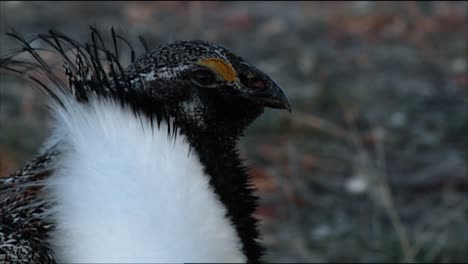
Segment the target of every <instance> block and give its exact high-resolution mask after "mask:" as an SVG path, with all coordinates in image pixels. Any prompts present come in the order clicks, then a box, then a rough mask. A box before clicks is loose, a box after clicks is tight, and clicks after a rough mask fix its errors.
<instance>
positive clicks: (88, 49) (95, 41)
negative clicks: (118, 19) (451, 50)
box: [0, 27, 291, 263]
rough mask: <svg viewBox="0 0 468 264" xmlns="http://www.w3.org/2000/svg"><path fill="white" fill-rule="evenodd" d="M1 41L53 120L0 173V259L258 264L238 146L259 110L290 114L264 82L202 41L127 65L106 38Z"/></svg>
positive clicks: (172, 45)
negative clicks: (18, 163) (17, 165)
mask: <svg viewBox="0 0 468 264" xmlns="http://www.w3.org/2000/svg"><path fill="white" fill-rule="evenodd" d="M8 35H9V36H10V37H12V38H14V39H15V40H16V41H18V42H19V43H20V44H21V48H20V49H18V50H17V51H15V52H12V53H9V54H7V55H2V58H1V60H0V68H1V69H2V71H8V72H14V73H16V74H20V76H22V77H24V78H28V79H30V80H32V83H33V84H35V86H37V87H39V88H40V90H41V91H43V92H44V93H45V94H46V95H47V98H48V99H49V100H48V107H49V109H50V114H51V119H52V125H51V131H50V134H49V136H48V137H47V139H46V140H45V141H44V143H43V144H42V146H41V148H40V150H38V153H37V155H36V156H35V157H34V158H32V159H31V160H30V161H29V162H27V164H26V165H25V166H24V167H23V168H22V169H20V170H18V171H17V172H15V173H13V174H11V175H8V176H5V177H0V262H6V263H57V262H66V263H69V262H86V263H95V262H116V263H117V262H133V263H135V262H138V263H140V262H141V263H143V262H152V263H155V262H231V263H233V262H249V263H253V262H261V261H263V255H264V252H265V248H264V246H262V244H261V235H260V232H259V227H258V225H259V222H258V220H257V219H256V218H255V217H254V216H253V214H254V211H255V209H256V206H257V200H258V197H257V196H256V194H255V188H254V186H253V184H252V182H251V179H250V176H249V173H248V170H249V169H248V167H247V166H246V165H244V160H243V159H241V158H240V155H239V150H238V147H237V144H238V141H239V139H240V138H241V137H242V136H243V134H244V131H245V129H246V128H247V127H248V126H249V125H250V124H251V123H252V122H253V121H254V120H256V119H257V118H258V117H259V116H260V115H261V114H262V113H263V112H264V111H265V108H276V109H286V110H289V111H291V106H290V103H289V100H288V98H287V96H286V94H285V92H284V91H283V90H282V89H281V88H280V86H279V85H278V84H277V83H276V82H275V81H273V79H272V78H270V77H269V76H268V75H267V74H265V73H264V72H263V71H261V70H260V69H258V68H256V67H255V66H254V65H253V64H251V63H249V62H247V61H246V60H244V59H243V58H242V57H240V56H238V55H236V54H235V53H233V52H232V51H230V50H229V49H227V48H225V47H224V46H221V45H218V44H214V43H211V42H207V41H203V40H177V41H171V42H168V43H166V44H164V45H161V46H158V47H156V48H154V49H147V46H146V45H145V49H146V51H145V52H144V53H143V54H141V55H139V56H136V55H135V54H136V53H135V51H134V49H133V47H132V45H131V44H129V41H128V40H127V39H125V38H123V37H121V36H120V35H118V34H116V33H115V31H114V29H112V30H111V34H110V35H111V36H110V39H111V41H109V42H106V41H105V40H103V39H104V38H105V37H104V36H103V35H104V34H102V33H101V32H100V31H99V30H97V29H96V28H94V27H91V29H90V32H89V39H88V40H87V41H85V42H80V41H77V40H74V39H72V38H71V37H69V36H67V35H66V34H63V33H60V32H58V31H55V30H50V31H48V32H47V33H41V34H37V35H35V36H34V37H32V38H30V39H26V38H24V37H22V36H21V35H20V34H19V33H17V32H10V33H8ZM36 42H42V45H39V47H36V46H37V45H35V44H34V43H36ZM109 43H111V44H109ZM142 43H143V44H144V42H143V41H142ZM122 45H124V46H125V45H127V50H128V51H129V52H127V53H130V55H131V56H130V57H131V58H130V62H129V63H128V65H125V66H124V63H123V62H122V59H121V57H122V56H123V55H122V54H123V53H124V52H123V51H122V49H123V48H122V47H121V46H122ZM25 54H27V55H28V56H29V57H28V58H25V57H27V56H25ZM44 54H49V55H50V54H53V55H54V56H56V57H57V58H58V59H57V60H58V62H57V63H50V62H49V61H48V60H46V59H44V56H45V55H44ZM21 55H22V56H21ZM49 57H50V56H49Z"/></svg>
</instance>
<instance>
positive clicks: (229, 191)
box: [188, 130, 264, 263]
mask: <svg viewBox="0 0 468 264" xmlns="http://www.w3.org/2000/svg"><path fill="white" fill-rule="evenodd" d="M231 131H232V130H231ZM188 139H189V140H190V141H191V145H193V146H194V148H195V150H196V152H197V153H198V155H199V158H200V161H201V163H202V164H203V165H204V171H205V173H206V174H207V175H209V177H210V179H209V183H210V185H211V186H212V187H213V188H214V191H215V193H216V194H217V195H218V196H219V199H220V200H221V202H222V203H223V204H224V205H225V206H226V208H227V217H228V218H229V219H230V220H231V222H232V223H233V225H234V227H235V228H236V231H237V234H238V236H239V237H240V239H241V242H242V247H243V248H242V249H243V252H244V254H245V255H246V256H247V260H248V262H251V263H258V262H259V261H260V258H261V256H262V254H263V251H264V249H263V247H262V246H261V245H260V244H259V243H258V242H257V241H256V240H257V239H258V238H259V232H258V229H257V220H256V219H255V218H254V217H253V213H254V211H255V208H256V201H257V197H256V196H255V195H254V194H253V191H254V188H253V187H252V186H251V185H250V183H249V176H248V174H247V168H246V167H245V166H244V165H243V164H242V160H241V159H240V157H239V154H238V151H237V148H236V143H237V141H238V136H236V135H233V134H230V135H224V136H219V135H210V134H204V135H189V136H188Z"/></svg>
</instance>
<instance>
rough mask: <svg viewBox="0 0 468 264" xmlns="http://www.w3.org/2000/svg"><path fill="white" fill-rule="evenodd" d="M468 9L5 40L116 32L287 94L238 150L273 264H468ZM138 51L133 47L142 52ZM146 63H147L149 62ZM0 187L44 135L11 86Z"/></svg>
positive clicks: (364, 11) (0, 131) (153, 22)
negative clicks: (267, 81) (248, 70)
mask: <svg viewBox="0 0 468 264" xmlns="http://www.w3.org/2000/svg"><path fill="white" fill-rule="evenodd" d="M467 8H468V4H467V2H466V1H464V2H366V1H357V2H136V1H132V2H130V1H128V2H109V3H107V2H57V3H55V2H54V3H52V2H23V1H10V2H1V4H0V14H1V18H0V52H1V54H4V52H8V50H11V49H12V48H14V47H17V42H15V41H13V40H12V39H10V38H7V37H6V36H5V34H4V33H5V32H7V31H10V30H11V29H13V28H14V29H15V30H17V31H18V32H20V33H22V34H24V35H27V36H28V35H33V34H36V33H44V32H46V31H47V30H48V29H50V28H55V29H57V30H60V31H62V32H66V33H67V34H70V35H72V36H73V37H74V38H78V39H82V40H86V39H87V38H88V35H87V32H88V26H89V25H95V26H97V27H99V28H101V29H104V30H105V29H109V28H110V27H111V26H113V27H115V28H116V29H117V30H118V31H119V32H121V33H122V34H124V35H126V36H127V37H128V38H129V39H132V40H136V39H137V38H138V36H139V35H142V36H144V37H145V39H146V40H147V42H148V45H149V46H150V47H154V46H157V45H159V44H161V43H164V42H167V41H170V40H176V39H203V40H208V41H213V42H217V43H220V44H222V45H224V46H226V47H228V48H230V49H232V50H233V51H235V52H236V53H237V54H239V55H241V56H242V57H243V58H244V59H246V60H247V61H250V62H252V63H253V64H254V65H257V66H258V68H260V69H262V70H263V71H265V72H266V73H268V74H269V75H270V76H272V77H273V79H275V80H276V82H277V83H278V84H280V86H282V87H283V89H284V90H285V91H286V93H287V94H288V96H289V97H290V100H291V104H292V108H293V112H292V114H289V113H287V112H282V111H277V110H268V111H267V112H266V114H265V115H264V116H263V117H262V118H260V120H258V121H257V122H256V123H255V124H254V125H253V126H252V127H251V128H250V129H249V130H248V131H247V133H246V137H245V138H244V139H243V140H242V141H241V143H240V146H239V147H240V149H241V152H242V155H243V156H244V157H245V158H246V159H248V163H249V164H250V165H251V168H252V169H251V173H252V175H253V176H254V183H255V184H256V185H257V186H258V188H259V192H258V193H259V195H260V196H261V204H260V207H259V210H258V212H257V216H258V217H259V218H261V220H262V231H263V233H264V243H265V245H266V246H267V248H268V252H269V253H268V255H267V260H268V261H271V262H303V261H313V262H349V261H360V262H377V261H379V262H389V261H399V262H402V261H405V262H406V261H418V262H452V261H454V262H467V261H468V251H467V250H466V249H467V248H468V223H467V222H468V221H467V210H468V198H467V197H468V196H467V192H468V179H467V162H466V161H467V155H468V154H467V147H468V140H467V136H466V131H467V129H468V120H467V113H468V109H467V108H468V96H467V95H468V88H467V86H468V74H467V57H468V54H467V52H468V51H467V50H468V48H467V47H468V46H467V36H468V26H467V25H468V21H467ZM134 43H138V42H137V41H134ZM138 50H139V51H140V52H141V51H142V50H143V48H142V47H140V46H138ZM0 76H1V79H0V82H1V83H0V84H1V86H0V87H1V89H0V175H6V174H8V173H9V172H12V171H14V170H15V169H17V168H19V167H21V166H22V164H24V162H25V161H26V160H28V159H29V158H30V157H32V155H34V153H35V152H36V150H37V147H38V146H39V145H40V143H41V141H42V140H43V139H44V137H45V135H46V134H47V121H48V116H47V109H46V108H45V107H44V96H42V95H41V94H40V93H39V92H38V91H35V90H33V89H31V88H30V86H28V84H27V83H26V82H25V81H23V80H21V79H20V78H18V77H17V76H12V75H8V74H6V73H1V75H0Z"/></svg>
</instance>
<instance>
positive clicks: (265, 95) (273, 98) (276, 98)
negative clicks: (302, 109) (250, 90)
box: [259, 81, 291, 112]
mask: <svg viewBox="0 0 468 264" xmlns="http://www.w3.org/2000/svg"><path fill="white" fill-rule="evenodd" d="M259 99H260V100H261V101H262V102H263V103H264V104H265V106H267V107H271V108H278V109H286V110H288V111H289V112H291V104H290V103H289V99H288V97H287V96H286V94H285V93H284V92H283V90H282V89H281V88H280V87H279V85H278V84H276V83H275V82H274V81H272V85H271V87H270V88H269V89H268V90H266V91H264V92H262V93H261V95H260V98H259Z"/></svg>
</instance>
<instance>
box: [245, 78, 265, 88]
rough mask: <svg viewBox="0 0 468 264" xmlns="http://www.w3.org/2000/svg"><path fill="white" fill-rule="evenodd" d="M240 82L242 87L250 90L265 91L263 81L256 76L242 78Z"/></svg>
mask: <svg viewBox="0 0 468 264" xmlns="http://www.w3.org/2000/svg"><path fill="white" fill-rule="evenodd" d="M240 81H241V82H242V84H243V85H245V86H247V87H250V88H255V89H265V88H266V87H267V84H266V83H265V81H264V80H262V79H261V78H259V77H257V76H242V77H241V78H240Z"/></svg>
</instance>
